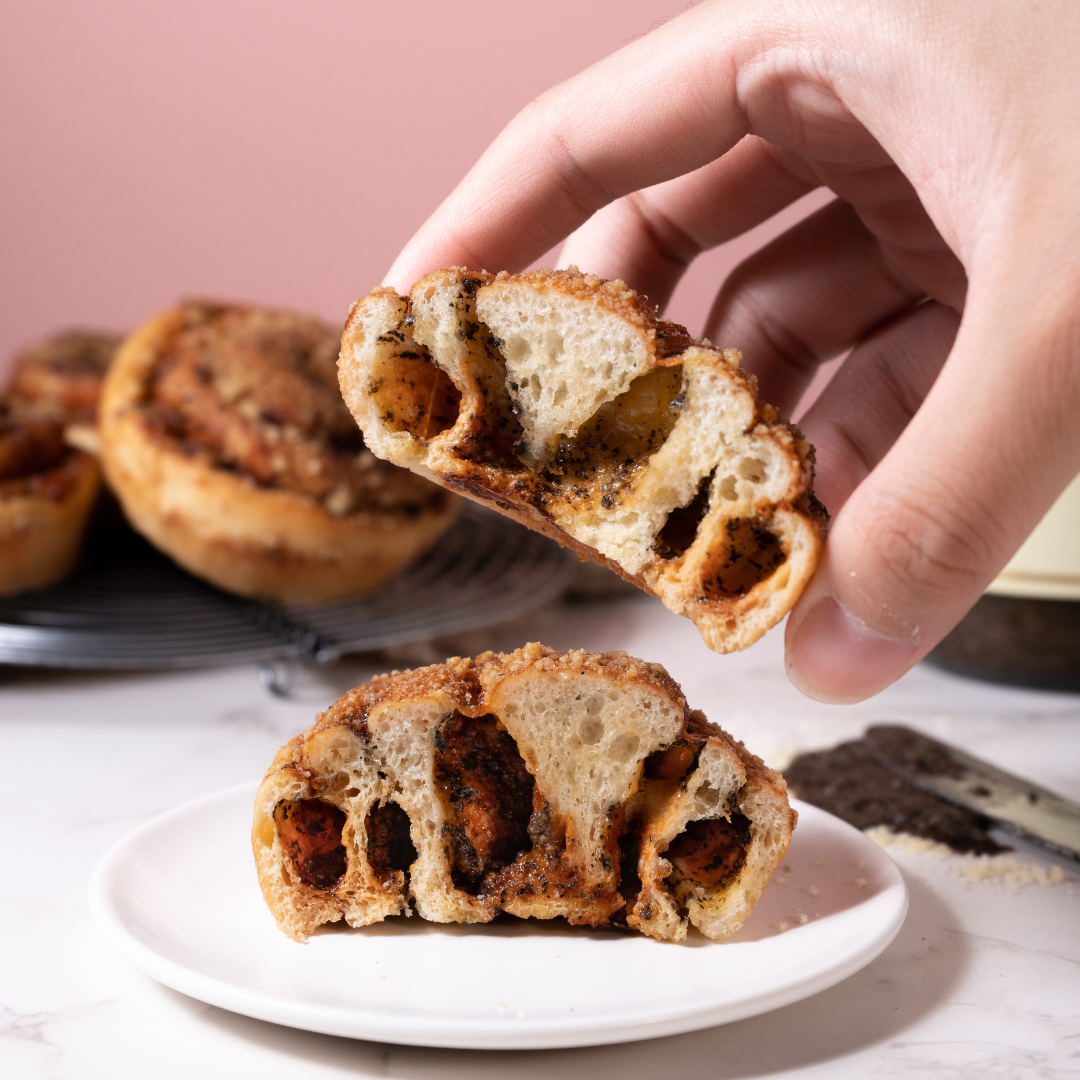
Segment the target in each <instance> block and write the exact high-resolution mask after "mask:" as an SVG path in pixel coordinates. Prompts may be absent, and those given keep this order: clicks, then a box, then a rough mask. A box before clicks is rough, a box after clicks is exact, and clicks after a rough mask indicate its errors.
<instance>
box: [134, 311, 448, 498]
mask: <svg viewBox="0 0 1080 1080" xmlns="http://www.w3.org/2000/svg"><path fill="white" fill-rule="evenodd" d="M337 352H338V336H337V334H336V332H335V331H333V330H332V329H331V328H329V327H327V326H325V325H323V324H322V323H320V322H319V321H318V320H316V319H313V318H308V317H305V316H301V315H295V314H292V313H289V312H279V311H267V310H259V309H246V308H230V307H216V306H211V305H194V304H193V305H189V306H188V309H187V325H186V326H185V327H184V329H182V330H181V332H180V333H179V334H177V335H176V337H175V338H174V339H173V340H172V342H171V343H170V346H169V348H168V349H167V351H166V352H165V354H164V356H163V357H162V358H161V361H160V363H159V364H158V367H157V369H156V371H155V372H154V374H153V378H152V380H151V382H150V384H149V387H148V400H147V401H146V403H145V418H146V423H147V426H148V427H149V429H150V430H151V431H152V432H153V433H154V434H155V435H156V437H158V438H160V439H162V440H166V441H167V442H168V443H170V444H171V445H172V446H173V447H174V448H175V449H177V450H179V451H180V452H181V453H183V454H184V455H186V456H188V457H192V458H197V459H201V460H203V461H205V462H206V463H207V464H208V465H210V466H212V467H214V468H220V469H225V470H228V471H231V472H234V473H237V474H240V475H241V476H244V477H247V478H248V479H249V480H251V481H252V482H253V483H255V484H257V485H259V486H260V487H264V488H269V489H281V490H285V491H289V492H293V493H295V494H299V495H304V496H307V497H308V498H310V499H312V500H313V501H315V502H316V503H319V504H320V505H321V506H322V507H323V508H324V509H325V510H326V511H327V512H328V513H329V514H331V515H332V516H334V517H346V516H348V515H350V514H356V513H382V514H395V515H405V516H407V517H417V516H419V515H420V513H421V512H422V511H423V510H425V509H427V508H430V507H432V506H433V505H435V504H439V505H441V504H442V503H444V502H445V499H446V497H445V495H443V494H442V493H440V492H439V491H437V490H436V489H434V488H432V486H431V485H430V484H428V483H426V482H425V481H423V480H421V479H419V478H418V477H414V476H411V475H410V474H409V473H408V472H405V471H404V470H401V469H398V468H396V467H395V466H393V465H390V464H388V463H386V462H383V461H380V460H379V459H378V458H376V457H375V456H374V455H373V454H372V453H371V452H370V451H369V450H367V449H366V448H365V446H364V440H363V436H362V435H361V433H360V431H359V430H358V429H357V426H356V422H355V421H354V420H353V418H352V416H351V415H350V414H349V410H348V409H347V408H346V407H345V403H344V402H343V401H342V399H341V394H340V391H339V390H338V387H337V377H336V361H337Z"/></svg>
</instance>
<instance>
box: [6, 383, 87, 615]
mask: <svg viewBox="0 0 1080 1080" xmlns="http://www.w3.org/2000/svg"><path fill="white" fill-rule="evenodd" d="M100 483H101V474H100V471H99V469H98V466H97V462H96V461H95V460H94V458H93V457H91V455H89V454H86V453H83V451H81V450H76V449H74V448H73V447H71V446H68V445H67V443H65V441H64V429H63V426H62V425H61V424H60V423H58V422H56V421H54V420H29V419H16V418H15V417H13V416H12V415H11V413H10V411H9V409H8V407H7V404H6V403H3V402H0V595H3V596H7V595H10V594H12V593H19V592H25V591H27V590H30V589H41V588H44V587H45V586H47V585H52V584H55V583H56V582H57V581H60V580H61V579H62V578H64V577H65V576H66V575H67V574H68V572H69V571H70V570H71V568H72V566H73V565H74V564H75V560H76V558H77V557H78V554H79V547H80V544H81V543H82V537H83V532H84V530H85V528H86V522H87V519H88V517H89V515H90V511H91V508H92V507H93V505H94V499H95V497H96V496H97V493H98V489H99V486H100Z"/></svg>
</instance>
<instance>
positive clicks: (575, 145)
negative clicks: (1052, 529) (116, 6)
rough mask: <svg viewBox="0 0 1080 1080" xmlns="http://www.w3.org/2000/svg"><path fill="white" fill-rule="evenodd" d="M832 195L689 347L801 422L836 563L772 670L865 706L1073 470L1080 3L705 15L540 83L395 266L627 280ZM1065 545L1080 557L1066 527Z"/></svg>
mask: <svg viewBox="0 0 1080 1080" xmlns="http://www.w3.org/2000/svg"><path fill="white" fill-rule="evenodd" d="M820 185H826V186H828V187H829V188H830V189H831V190H832V191H833V192H834V193H835V194H836V196H837V199H836V200H835V201H834V202H832V203H830V204H828V205H827V206H825V207H824V208H823V209H822V210H820V211H818V212H817V213H816V214H814V215H812V216H811V217H810V218H809V219H807V220H805V221H804V222H802V223H801V224H799V225H797V226H795V227H794V228H792V229H791V230H789V231H788V232H787V233H786V234H784V235H783V236H781V237H779V238H778V239H777V240H776V241H774V242H773V243H772V244H770V245H768V246H767V247H766V248H765V249H763V250H762V251H760V252H758V253H757V254H755V255H754V256H752V257H751V258H750V259H748V260H747V261H746V262H745V263H744V264H743V265H742V266H741V267H739V268H738V269H737V270H736V271H735V272H734V273H733V274H732V275H731V277H730V278H729V279H728V281H727V282H725V284H724V286H723V288H722V289H721V291H720V294H719V296H718V298H717V300H716V303H715V305H714V307H713V310H712V313H711V315H710V317H709V320H708V324H707V326H706V328H705V333H706V335H707V336H708V337H710V338H712V339H713V340H714V341H716V342H717V343H718V344H720V345H723V346H734V347H737V348H739V349H741V350H742V351H743V353H744V355H745V363H746V367H747V368H748V369H750V370H752V371H754V372H755V373H756V374H757V376H758V378H759V379H760V382H761V396H762V397H763V398H764V399H765V400H767V401H771V402H772V403H773V404H775V405H778V406H779V407H780V408H781V410H783V411H787V412H790V411H791V410H792V409H793V408H794V406H795V404H796V403H797V402H798V399H799V397H800V395H801V394H802V392H803V390H804V389H805V387H806V385H807V383H808V382H809V380H810V378H811V376H812V374H813V371H814V369H815V368H816V366H817V365H818V364H819V363H821V362H822V361H823V360H825V359H828V358H829V357H831V356H835V355H838V354H840V353H842V352H844V351H845V350H847V349H851V354H850V356H849V357H848V359H846V360H845V361H844V364H843V366H842V368H841V369H840V371H839V372H838V373H837V375H836V376H835V377H834V379H833V380H832V382H831V383H830V384H829V386H828V388H827V389H826V391H825V393H824V394H823V395H822V396H821V398H819V400H818V401H817V402H816V403H815V404H814V406H813V407H812V408H811V409H810V410H809V412H808V414H807V415H806V417H805V418H804V421H803V426H804V428H805V431H806V434H807V437H808V438H809V439H810V440H811V441H812V442H813V443H814V444H815V445H816V446H817V449H818V482H817V491H818V494H819V496H820V497H821V499H822V501H823V502H824V503H825V504H826V506H827V507H828V508H829V510H830V511H831V512H832V514H833V515H834V517H833V524H832V529H831V533H830V536H829V540H828V544H827V545H826V554H825V557H824V560H823V563H822V565H821V566H820V568H819V569H818V572H817V574H816V575H815V578H814V580H813V581H812V582H811V584H810V586H809V587H808V588H807V590H806V592H805V594H804V595H803V597H802V599H801V600H800V601H799V603H798V605H797V606H796V608H795V609H794V611H793V612H792V614H791V616H790V617H789V619H788V625H787V639H786V645H787V664H788V672H789V674H790V676H791V678H792V680H793V681H794V682H795V683H796V685H798V686H799V687H800V688H801V689H803V690H804V691H805V692H806V693H808V694H810V695H811V696H813V697H817V698H821V699H824V700H832V701H856V700H860V699H862V698H864V697H867V696H869V695H871V694H874V693H876V692H877V691H879V690H881V689H882V688H884V687H885V686H887V685H888V684H889V683H891V682H892V681H893V680H894V679H896V678H898V677H899V676H900V675H901V674H903V673H904V671H906V670H907V669H908V668H909V667H910V666H911V665H913V664H914V663H916V662H917V661H918V660H919V659H921V658H922V657H923V656H925V655H926V653H927V652H929V650H930V649H931V648H933V646H934V645H935V644H936V643H937V642H938V641H939V640H940V639H941V638H942V637H943V636H944V635H945V634H946V633H947V632H948V631H949V629H950V628H951V627H952V626H953V625H955V623H956V622H957V621H958V620H959V618H960V617H961V616H962V615H963V613H964V612H965V611H966V610H967V609H968V608H969V607H970V606H971V604H972V603H974V601H975V600H976V599H977V598H978V597H979V595H980V594H981V592H982V591H983V589H984V588H985V586H986V585H987V584H988V583H989V582H990V581H991V580H992V578H993V577H994V576H995V575H996V573H997V572H998V571H999V570H1000V569H1001V567H1002V566H1003V565H1004V564H1005V563H1006V562H1007V561H1008V559H1009V557H1010V556H1011V555H1012V553H1013V552H1014V551H1015V550H1016V548H1017V547H1018V546H1019V545H1020V543H1021V542H1022V541H1023V539H1024V538H1025V537H1026V536H1027V534H1028V533H1029V532H1030V531H1031V529H1032V528H1033V527H1034V526H1035V524H1036V523H1037V522H1038V520H1039V518H1040V517H1041V516H1042V515H1043V514H1044V513H1045V512H1046V510H1047V509H1048V508H1049V507H1050V505H1051V504H1052V502H1053V501H1054V499H1055V498H1056V496H1057V495H1058V494H1059V493H1060V492H1061V491H1062V490H1063V489H1064V487H1065V485H1066V484H1067V483H1068V481H1069V480H1070V479H1071V478H1072V477H1073V476H1074V475H1075V474H1076V473H1077V471H1078V470H1080V5H1077V4H1076V3H1075V2H1072V0H1036V2H1026V0H952V2H950V3H948V4H942V3H941V2H940V0H891V2H887V0H879V2H877V3H866V2H865V0H830V2H829V3H826V4H818V3H813V2H807V0H707V2H705V3H701V4H699V5H698V6H697V7H695V8H693V9H692V10H690V11H688V12H687V13H686V14H684V15H682V16H680V17H679V18H677V19H674V20H672V21H671V22H669V23H667V24H666V25H665V26H664V27H662V28H661V29H659V30H656V31H654V32H653V33H650V34H648V35H646V36H645V37H643V38H641V39H639V40H637V41H635V42H634V43H633V44H631V45H629V46H628V47H626V48H625V49H622V50H621V51H620V52H618V53H615V54H614V55H612V56H610V57H608V58H607V59H605V60H603V61H602V62H601V63H599V64H597V65H595V66H594V67H592V68H590V69H588V70H587V71H585V72H583V73H581V74H580V75H577V76H575V77H574V78H572V79H570V80H568V81H567V82H565V83H563V84H561V85H560V86H557V87H555V88H554V89H552V90H550V91H548V92H547V93H546V94H544V95H543V96H542V97H540V98H539V99H537V100H536V101H535V102H533V103H532V104H531V105H530V106H528V107H527V108H526V109H524V110H523V111H522V112H521V113H520V114H519V115H518V116H517V117H516V118H515V119H514V121H513V122H512V123H511V124H510V125H509V126H508V127H507V128H506V130H505V131H503V133H502V134H501V135H500V136H499V138H498V139H497V140H496V141H495V142H494V144H493V145H492V146H491V147H490V148H489V150H488V151H487V152H486V153H485V154H484V156H483V157H482V158H481V159H480V161H479V162H478V163H477V164H476V165H475V167H474V168H473V169H472V171H471V172H470V173H469V174H468V176H467V177H466V178H465V179H464V180H463V181H462V183H461V184H460V185H459V187H458V188H457V190H456V191H454V192H453V194H452V195H451V196H450V197H449V198H448V199H447V200H446V202H445V203H443V205H442V206H441V207H440V208H439V209H438V210H437V211H436V213H435V214H434V215H433V216H432V217H431V219H430V220H429V221H428V222H427V223H426V224H425V225H424V226H423V227H422V228H421V230H420V231H419V232H418V233H417V235H416V236H415V237H414V238H413V239H412V240H411V241H410V243H409V244H408V246H407V247H406V248H405V250H404V252H402V254H401V255H400V256H399V258H398V260H397V262H396V263H395V264H394V266H393V268H392V270H391V271H390V274H389V275H388V278H387V283H388V284H391V285H393V286H395V287H396V288H397V289H398V291H399V292H407V291H408V288H409V286H410V285H411V283H412V282H413V281H414V280H415V279H416V278H418V277H420V276H421V275H423V274H425V273H427V272H429V271H430V270H432V269H434V268H436V267H439V266H445V265H449V264H458V265H465V266H469V267H471V268H476V269H479V268H481V267H486V268H488V269H491V270H502V269H510V270H513V269H520V268H522V267H524V266H526V265H528V264H529V263H530V262H531V261H532V260H534V259H536V258H537V257H539V256H540V255H541V254H543V253H544V252H545V251H547V250H548V249H550V248H551V247H552V246H553V245H554V244H556V243H557V242H558V241H559V240H561V239H563V238H564V237H566V236H567V235H569V234H570V233H572V232H573V230H575V229H576V230H577V231H576V232H573V235H571V236H570V239H569V241H568V242H567V244H566V247H565V248H564V249H563V253H562V256H561V261H560V265H567V264H568V263H570V262H573V263H576V264H578V265H579V266H580V267H581V268H582V269H583V270H586V271H589V272H592V273H596V274H600V275H601V276H604V277H621V278H623V279H624V280H625V281H627V282H628V284H630V285H632V286H633V287H634V288H636V289H638V290H639V291H642V292H645V293H647V294H648V295H649V297H650V298H651V299H652V300H653V301H654V302H656V303H658V304H659V305H660V307H661V308H662V307H663V305H664V304H665V303H666V302H667V300H668V299H669V297H670V296H671V293H672V291H673V289H674V287H675V285H676V283H677V281H678V279H679V277H680V275H681V274H682V273H683V271H684V270H685V269H686V266H687V265H688V264H689V262H690V261H691V260H692V259H693V258H694V256H695V255H697V254H698V253H699V252H700V251H702V250H704V249H706V248H708V247H711V246H713V245H715V244H719V243H722V242H723V241H725V240H727V239H729V238H731V237H733V236H736V235H738V234H739V233H741V232H742V231H744V230H746V229H748V228H750V227H751V226H753V225H755V224H757V223H758V222H760V221H762V220H764V219H765V218H767V217H769V216H771V215H772V214H773V213H775V212H776V211H777V210H779V209H781V208H782V207H783V206H785V205H787V204H788V203H790V202H791V201H792V200H794V199H796V198H797V197H799V196H800V195H802V194H804V193H805V192H807V191H809V190H811V189H813V188H815V187H818V186H820ZM1077 542H1078V543H1080V538H1078V541H1077Z"/></svg>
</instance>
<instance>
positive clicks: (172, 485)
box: [101, 303, 454, 603]
mask: <svg viewBox="0 0 1080 1080" xmlns="http://www.w3.org/2000/svg"><path fill="white" fill-rule="evenodd" d="M335 343H336V335H335V334H334V332H333V331H331V330H329V328H326V327H323V326H322V325H321V324H319V323H318V322H316V321H315V320H313V319H310V318H307V317H304V316H296V315H291V314H290V313H285V312H276V311H264V310H260V309H254V308H241V307H236V306H228V305H215V304H201V303H191V304H186V305H183V306H181V307H178V308H174V309H172V310H170V311H167V312H164V313H163V314H161V315H159V316H158V317H157V318H155V319H153V320H151V321H150V322H149V323H147V324H146V325H145V326H143V327H141V328H140V329H138V330H137V331H135V333H133V334H132V335H131V336H130V337H129V338H128V339H127V340H126V342H125V343H124V346H123V347H122V348H121V350H120V352H119V354H118V355H117V357H116V360H115V362H114V365H113V368H112V370H111V372H110V375H109V378H108V380H107V382H106V386H105V391H104V395H103V399H102V408H101V413H102V415H101V432H102V458H103V464H104V468H105V472H106V476H107V477H108V479H109V482H110V484H111V485H112V487H113V489H114V490H115V491H116V494H117V496H118V498H119V499H120V501H121V503H122V505H123V507H124V510H125V513H126V514H127V516H128V518H129V520H130V521H131V523H132V524H133V525H134V526H135V528H137V529H138V530H139V531H140V532H142V533H143V534H144V535H145V536H147V538H148V539H150V540H151V541H152V542H153V543H155V544H156V545H157V546H158V547H160V548H162V549H163V550H164V551H166V552H167V553H168V554H169V555H171V556H172V557H173V558H174V559H176V561H177V562H179V563H180V564H181V565H183V566H185V567H186V568H187V569H188V570H190V571H192V572H193V573H195V574H198V575H200V576H202V577H205V578H207V579H208V580H210V581H212V582H214V583H215V584H216V585H219V586H220V587H222V588H225V589H228V590H230V591H232V592H237V593H240V594H241V595H245V596H256V597H260V598H264V599H270V600H278V601H282V602H286V603H318V602H323V601H327V600H332V599H339V598H342V597H346V596H351V595H356V594H357V593H360V592H363V591H364V590H366V589H370V588H372V587H374V586H375V585H378V584H379V583H381V582H382V581H384V580H385V579H386V578H387V577H389V576H390V574H392V573H393V572H394V571H395V570H397V569H398V568H399V567H401V566H403V565H404V564H406V563H407V562H409V561H410V560H411V559H412V558H414V557H415V556H416V555H417V554H419V553H420V552H421V551H423V550H424V549H425V548H426V547H428V546H429V545H430V544H431V542H432V541H434V540H435V538H436V537H437V536H438V535H439V534H440V533H441V532H442V531H443V530H444V529H445V528H446V527H447V525H448V524H449V523H450V521H451V520H452V518H453V515H454V507H453V505H452V503H451V502H450V500H448V499H447V498H446V496H445V495H443V494H442V493H440V492H437V491H436V490H435V489H433V488H432V487H431V486H430V485H427V484H425V483H424V482H423V481H422V480H419V479H418V478H416V477H411V476H409V475H408V474H407V473H404V472H403V471H402V470H400V469H396V468H394V467H393V466H389V465H387V464H385V463H383V462H380V461H378V460H377V459H375V457H374V455H372V454H370V453H369V452H367V451H366V450H364V448H363V443H362V439H361V437H360V435H359V433H358V432H357V431H356V430H355V424H353V423H352V422H351V420H350V418H349V417H348V414H347V412H346V410H345V409H344V407H343V405H342V404H341V402H340V398H339V396H338V395H337V394H336V391H335V388H334V385H333V377H332V376H333V349H334V345H335ZM320 363H321V365H322V368H323V369H324V370H322V371H320V370H319V365H320ZM326 372H329V373H330V376H329V380H328V379H327V376H326Z"/></svg>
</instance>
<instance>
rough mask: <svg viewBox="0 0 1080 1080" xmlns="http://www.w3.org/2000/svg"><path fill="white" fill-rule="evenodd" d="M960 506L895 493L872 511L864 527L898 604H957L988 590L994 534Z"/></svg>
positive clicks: (886, 586)
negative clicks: (982, 528) (992, 535)
mask: <svg viewBox="0 0 1080 1080" xmlns="http://www.w3.org/2000/svg"><path fill="white" fill-rule="evenodd" d="M958 509H959V506H958V505H957V504H954V505H952V506H944V505H941V504H938V503H935V502H934V501H931V500H929V499H927V498H925V497H921V496H920V497H919V498H917V499H916V498H913V497H911V496H909V495H905V494H897V493H893V494H891V495H890V496H889V497H887V498H883V499H880V500H878V501H877V505H876V506H875V507H874V508H873V509H872V510H871V512H870V513H869V514H868V515H867V517H866V520H865V521H864V527H863V530H861V531H862V532H863V534H864V536H865V538H866V541H867V543H868V546H869V549H870V552H872V558H873V561H874V563H875V564H876V575H875V576H876V577H877V578H878V580H879V581H880V582H881V584H882V585H883V586H884V590H883V591H884V592H885V593H887V594H888V595H889V596H890V597H891V598H892V599H893V600H894V601H895V602H896V603H897V604H899V605H901V606H904V607H911V606H917V607H922V606H925V605H928V604H929V605H933V604H942V605H945V606H949V607H951V606H954V605H956V604H957V603H959V602H962V601H964V600H966V599H968V598H970V597H971V596H972V595H973V594H977V593H979V592H981V591H982V588H983V586H984V585H985V582H986V577H987V570H988V568H989V567H992V566H993V565H994V551H993V548H992V545H991V541H990V537H989V535H988V534H987V533H986V532H983V531H980V530H979V529H977V528H976V527H975V526H974V524H973V521H974V515H970V516H969V517H967V518H965V517H964V516H963V515H962V514H961V513H958V512H957V511H958Z"/></svg>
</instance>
